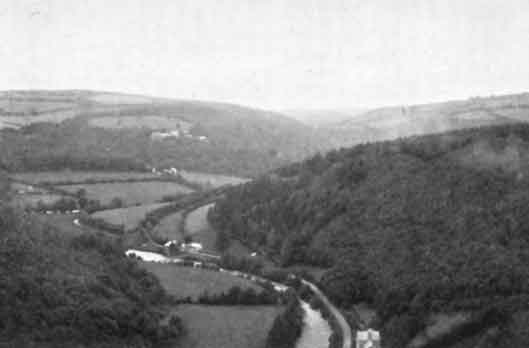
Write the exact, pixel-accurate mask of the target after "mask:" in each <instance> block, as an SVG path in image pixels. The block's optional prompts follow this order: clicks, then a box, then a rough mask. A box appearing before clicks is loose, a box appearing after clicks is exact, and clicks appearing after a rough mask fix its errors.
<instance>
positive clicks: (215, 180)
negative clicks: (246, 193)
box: [178, 170, 250, 188]
mask: <svg viewBox="0 0 529 348" xmlns="http://www.w3.org/2000/svg"><path fill="white" fill-rule="evenodd" d="M178 174H180V175H181V176H182V177H183V178H184V179H186V180H187V181H189V182H192V183H196V184H199V185H202V186H204V187H208V188H217V187H220V186H224V185H239V184H243V183H245V182H247V181H249V180H250V179H247V178H239V177H236V176H229V175H221V174H209V173H202V172H191V171H186V170H180V171H179V172H178Z"/></svg>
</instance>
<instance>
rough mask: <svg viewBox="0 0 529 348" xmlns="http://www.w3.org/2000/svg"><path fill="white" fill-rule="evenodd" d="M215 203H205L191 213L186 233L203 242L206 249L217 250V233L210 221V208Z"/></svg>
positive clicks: (196, 240)
mask: <svg viewBox="0 0 529 348" xmlns="http://www.w3.org/2000/svg"><path fill="white" fill-rule="evenodd" d="M211 207H213V203H210V204H206V205H203V206H201V207H199V208H197V209H195V210H193V211H191V212H190V213H189V214H187V217H186V221H185V234H186V235H189V236H192V237H193V241H195V242H198V243H201V244H202V246H203V247H204V249H205V250H210V251H213V250H215V242H216V239H217V234H216V233H215V231H214V230H213V228H212V227H211V225H210V224H209V222H208V219H207V214H208V210H209V209H210V208H211Z"/></svg>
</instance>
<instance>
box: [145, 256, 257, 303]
mask: <svg viewBox="0 0 529 348" xmlns="http://www.w3.org/2000/svg"><path fill="white" fill-rule="evenodd" d="M141 264H142V266H143V267H144V268H146V269H147V270H148V271H150V272H152V273H153V274H155V275H156V276H157V278H158V279H159V280H160V282H161V283H162V286H163V287H164V288H165V290H166V291H167V292H168V293H169V294H171V295H173V296H175V297H177V298H186V297H188V296H189V297H190V298H192V299H193V300H196V299H197V298H198V296H200V295H201V294H203V293H204V292H207V293H208V294H210V295H213V294H220V293H222V292H226V291H228V290H229V289H230V288H231V287H233V286H238V287H240V288H241V289H246V288H253V289H255V290H256V291H259V290H260V288H259V287H258V286H257V285H255V284H254V283H253V282H251V281H249V280H246V279H242V278H238V277H235V276H232V275H230V274H227V273H221V272H216V271H211V270H205V269H196V268H191V267H182V266H177V265H172V264H162V263H155V262H142V263H141Z"/></svg>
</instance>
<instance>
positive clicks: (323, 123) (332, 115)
mask: <svg viewBox="0 0 529 348" xmlns="http://www.w3.org/2000/svg"><path fill="white" fill-rule="evenodd" d="M367 111H368V110H367V109H365V108H362V109H361V108H356V109H355V108H351V109H288V110H283V111H282V113H283V114H285V115H287V116H289V117H292V118H293V119H296V120H298V121H301V122H303V123H305V124H307V125H309V126H313V127H327V126H332V125H334V124H336V123H342V122H345V121H347V120H350V119H352V118H354V117H355V116H357V115H361V114H364V113H366V112H367Z"/></svg>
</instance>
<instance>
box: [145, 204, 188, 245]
mask: <svg viewBox="0 0 529 348" xmlns="http://www.w3.org/2000/svg"><path fill="white" fill-rule="evenodd" d="M182 215H183V214H182V212H181V211H179V212H176V213H173V214H171V215H169V216H166V217H165V218H163V219H162V220H161V221H160V223H158V225H156V226H155V227H154V228H153V230H152V231H151V234H152V236H153V238H155V239H156V240H177V239H181V238H182V237H183V234H184V231H181V230H180V227H181V224H182V219H183V216H182Z"/></svg>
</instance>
